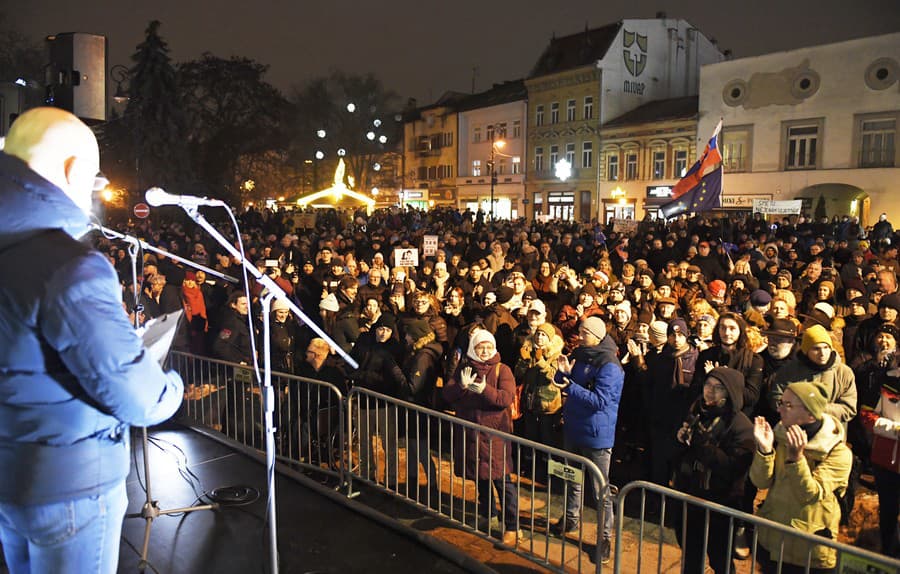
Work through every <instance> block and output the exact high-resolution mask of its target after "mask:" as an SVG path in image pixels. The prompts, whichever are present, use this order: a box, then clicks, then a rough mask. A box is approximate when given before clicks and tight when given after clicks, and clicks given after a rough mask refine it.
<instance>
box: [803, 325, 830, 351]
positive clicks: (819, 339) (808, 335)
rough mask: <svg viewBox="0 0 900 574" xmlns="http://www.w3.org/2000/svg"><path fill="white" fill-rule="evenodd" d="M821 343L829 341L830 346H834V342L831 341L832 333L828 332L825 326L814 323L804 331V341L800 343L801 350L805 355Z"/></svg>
mask: <svg viewBox="0 0 900 574" xmlns="http://www.w3.org/2000/svg"><path fill="white" fill-rule="evenodd" d="M820 343H827V344H828V346H829V347H833V346H834V343H833V342H832V341H831V335H829V334H828V331H826V330H825V327H823V326H822V325H813V326H811V327H808V328H807V329H806V330H805V331H803V341H802V342H801V343H800V350H801V351H803V354H804V355H805V354H807V353H809V351H810V349H812V348H813V347H814V346H816V345H818V344H820Z"/></svg>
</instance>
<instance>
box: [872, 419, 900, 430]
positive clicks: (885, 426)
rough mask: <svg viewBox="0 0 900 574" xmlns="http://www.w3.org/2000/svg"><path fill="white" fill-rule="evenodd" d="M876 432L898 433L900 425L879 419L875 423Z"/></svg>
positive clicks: (889, 420)
mask: <svg viewBox="0 0 900 574" xmlns="http://www.w3.org/2000/svg"><path fill="white" fill-rule="evenodd" d="M875 430H876V431H881V432H884V433H896V432H897V431H898V430H900V424H898V423H895V422H894V421H892V420H891V419H889V418H885V417H878V420H876V421H875Z"/></svg>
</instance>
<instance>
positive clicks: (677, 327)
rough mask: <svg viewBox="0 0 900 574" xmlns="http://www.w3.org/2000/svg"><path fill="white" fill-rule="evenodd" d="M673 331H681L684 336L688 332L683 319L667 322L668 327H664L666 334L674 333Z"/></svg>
mask: <svg viewBox="0 0 900 574" xmlns="http://www.w3.org/2000/svg"><path fill="white" fill-rule="evenodd" d="M675 333H681V334H682V335H684V336H685V337H687V336H688V335H689V334H690V331H688V326H687V323H685V322H684V319H673V320H672V322H671V323H669V328H668V329H666V334H668V335H674V334H675Z"/></svg>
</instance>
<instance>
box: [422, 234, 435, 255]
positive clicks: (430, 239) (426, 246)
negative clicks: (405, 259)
mask: <svg viewBox="0 0 900 574" xmlns="http://www.w3.org/2000/svg"><path fill="white" fill-rule="evenodd" d="M437 249H438V236H437V235H425V236H424V237H422V253H423V254H424V255H425V257H431V256H433V255H437Z"/></svg>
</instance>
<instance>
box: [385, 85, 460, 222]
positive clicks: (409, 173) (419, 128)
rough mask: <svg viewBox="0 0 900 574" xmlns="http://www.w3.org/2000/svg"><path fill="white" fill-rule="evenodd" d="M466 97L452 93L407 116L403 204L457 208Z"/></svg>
mask: <svg viewBox="0 0 900 574" xmlns="http://www.w3.org/2000/svg"><path fill="white" fill-rule="evenodd" d="M465 97H466V94H460V93H457V92H448V93H446V94H444V95H443V96H442V97H441V98H440V99H439V100H438V101H437V102H435V103H434V104H432V105H430V106H426V107H423V108H418V109H417V110H415V111H414V112H412V113H410V114H408V115H407V118H406V121H405V122H404V124H403V162H402V164H403V166H402V168H401V169H402V172H403V178H402V181H403V183H402V189H401V190H400V195H401V197H400V203H401V205H409V206H412V207H416V208H419V209H428V208H429V207H430V206H434V205H453V206H456V205H457V192H456V175H457V173H458V171H459V166H458V145H459V143H458V142H459V138H458V113H457V105H458V104H459V102H461V101H462V100H463V99H464V98H465Z"/></svg>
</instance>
